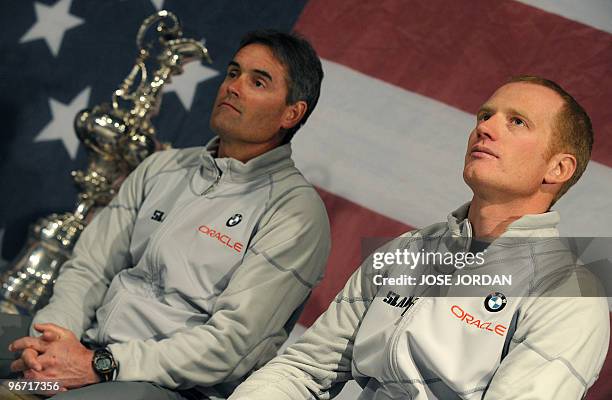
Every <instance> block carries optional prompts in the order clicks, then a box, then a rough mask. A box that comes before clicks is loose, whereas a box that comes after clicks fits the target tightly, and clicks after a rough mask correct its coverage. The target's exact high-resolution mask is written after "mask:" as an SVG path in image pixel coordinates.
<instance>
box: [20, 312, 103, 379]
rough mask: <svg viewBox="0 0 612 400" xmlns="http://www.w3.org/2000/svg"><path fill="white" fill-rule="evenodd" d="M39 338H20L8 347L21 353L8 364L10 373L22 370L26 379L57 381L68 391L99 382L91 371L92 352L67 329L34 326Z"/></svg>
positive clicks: (53, 326) (41, 325) (44, 325)
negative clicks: (39, 334)
mask: <svg viewBox="0 0 612 400" xmlns="http://www.w3.org/2000/svg"><path fill="white" fill-rule="evenodd" d="M34 329H36V330H37V331H38V332H41V333H42V335H41V336H40V337H30V336H27V337H23V338H21V339H17V340H16V341H14V342H13V343H11V345H10V346H9V350H10V351H23V352H22V353H21V358H19V359H18V360H15V361H14V362H13V363H12V364H11V370H12V371H13V372H19V371H23V376H24V377H25V378H26V379H36V380H52V379H54V380H59V381H61V383H62V386H63V387H65V388H68V389H72V388H77V387H81V386H85V385H90V384H93V383H98V382H100V378H99V377H98V375H97V374H96V373H95V371H94V370H93V367H92V365H91V361H92V359H93V351H92V350H89V349H88V348H86V347H85V346H83V345H82V344H81V342H80V341H79V340H78V339H77V337H76V336H75V335H74V333H72V332H71V331H70V330H68V329H64V328H62V327H59V326H57V325H55V324H34Z"/></svg>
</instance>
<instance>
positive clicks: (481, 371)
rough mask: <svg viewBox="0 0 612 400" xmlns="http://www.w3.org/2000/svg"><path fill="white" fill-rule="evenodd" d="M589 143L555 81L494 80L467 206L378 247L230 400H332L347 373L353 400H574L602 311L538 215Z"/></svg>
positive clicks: (587, 380)
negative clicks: (354, 386)
mask: <svg viewBox="0 0 612 400" xmlns="http://www.w3.org/2000/svg"><path fill="white" fill-rule="evenodd" d="M591 144H592V129H591V124H590V121H589V118H588V116H587V115H586V113H585V112H584V110H583V109H582V107H580V106H579V105H578V103H577V102H576V101H575V100H574V99H572V98H571V96H569V95H568V94H567V93H566V92H565V91H564V90H563V89H561V88H560V87H559V86H558V85H557V84H554V83H552V82H551V81H548V80H544V79H541V78H536V77H519V78H515V79H512V80H511V81H510V82H509V83H506V84H504V85H503V86H501V87H500V88H499V89H497V91H495V93H494V94H493V95H492V96H491V98H490V99H489V100H487V101H486V102H485V104H484V105H483V106H482V107H481V108H480V110H479V111H478V114H477V118H476V126H475V128H474V130H473V131H472V132H471V134H470V136H469V139H468V145H467V152H466V155H465V164H464V169H463V177H464V180H465V182H466V183H467V184H468V186H469V187H470V188H471V189H472V192H473V197H472V200H471V202H469V203H467V204H465V205H464V206H462V207H460V208H459V209H458V210H456V211H454V212H453V213H451V214H450V215H449V216H448V219H447V222H444V223H438V224H434V225H431V226H429V227H426V228H423V229H419V230H416V231H413V232H408V233H406V234H405V235H402V236H401V237H399V238H397V239H395V240H393V241H391V242H390V243H388V244H387V245H385V246H383V247H382V248H379V249H378V250H377V251H375V252H374V253H373V254H372V255H371V256H370V257H368V258H367V259H366V260H365V261H364V262H363V264H362V265H361V267H360V268H359V269H358V270H357V271H356V272H355V273H354V274H353V276H352V277H351V278H350V279H349V281H348V283H347V284H346V286H345V287H344V289H343V290H342V291H341V292H340V293H339V294H338V296H337V297H336V299H335V300H334V301H333V302H332V303H331V305H330V306H329V308H328V309H327V311H326V312H324V313H323V315H321V317H319V319H318V320H317V321H316V322H315V323H314V325H313V326H311V327H310V329H308V331H306V333H305V334H304V335H303V336H302V337H301V338H300V339H299V341H298V342H297V343H296V344H294V345H293V346H290V347H289V348H288V349H287V350H286V352H285V353H284V354H283V355H281V356H279V357H277V358H275V359H273V360H272V361H271V362H270V363H268V364H267V365H266V366H265V367H264V368H262V369H261V370H259V371H257V372H255V373H254V374H253V375H252V376H251V377H249V379H247V380H246V381H245V382H244V383H243V384H242V385H241V386H240V387H238V389H237V390H236V391H235V392H234V394H233V395H232V396H231V397H230V399H232V400H234V399H235V400H264V399H265V400H297V399H311V398H318V399H329V398H332V397H333V396H334V394H335V393H337V392H338V391H339V389H340V388H341V386H342V385H343V384H344V382H346V381H348V380H349V379H352V378H354V379H355V380H356V381H357V382H358V383H359V384H360V385H361V387H362V388H363V391H362V393H361V395H360V396H359V399H360V400H369V399H400V398H410V399H416V400H425V399H445V400H446V399H502V398H503V399H519V398H520V399H551V400H552V399H555V400H557V399H581V398H583V397H584V396H585V394H586V391H587V390H588V388H589V387H590V386H591V385H592V384H593V383H594V382H595V380H596V379H597V377H598V373H599V371H600V370H601V367H602V365H603V362H604V360H605V356H606V352H607V348H608V342H609V334H610V332H609V329H610V325H609V313H608V304H607V301H606V298H605V294H603V292H602V291H601V288H600V287H599V286H598V284H599V282H598V280H597V279H596V278H595V277H594V276H593V275H592V274H591V273H590V272H589V271H587V270H586V268H584V267H583V266H581V264H580V262H579V261H577V259H576V258H574V255H573V254H571V252H570V251H569V249H568V247H567V246H566V245H565V243H564V241H563V240H561V239H560V238H559V237H558V231H557V228H556V225H557V224H558V222H559V214H558V213H557V212H556V211H549V208H550V206H551V204H552V202H554V201H555V200H556V199H558V198H559V197H560V195H561V194H562V193H563V191H565V190H566V189H567V187H568V185H571V182H573V181H575V180H576V179H577V178H576V179H573V177H575V176H579V175H580V174H581V173H582V172H583V171H584V167H585V165H586V162H587V161H588V158H589V155H590V148H591ZM424 200H426V199H424ZM402 254H408V255H413V256H422V257H425V255H427V254H433V255H434V256H435V255H440V254H443V255H444V257H445V260H446V257H448V256H449V255H450V259H451V261H450V262H449V263H448V264H447V263H446V262H442V261H435V260H436V259H435V258H434V261H433V262H430V261H423V258H421V259H420V261H419V259H418V258H412V260H415V259H416V260H417V261H415V262H414V264H410V263H406V262H405V261H403V260H404V259H403V258H401V257H400V256H401V255H402ZM470 254H471V260H472V262H471V263H467V261H466V260H468V257H470ZM396 255H398V256H397V257H396ZM459 256H461V258H460V257H459ZM453 258H454V259H455V260H456V261H452V260H453ZM382 260H384V262H383V261H382ZM439 260H441V258H439ZM458 261H461V264H460V263H459V262H458ZM382 268H384V269H382ZM508 276H509V277H510V281H509V282H508ZM487 277H489V282H488V283H486V281H485V279H486V278H487ZM495 277H497V280H495ZM432 278H433V279H434V280H433V281H432ZM447 278H449V279H448V280H447ZM476 278H479V281H480V284H477V282H476V281H475V279H476ZM502 278H503V279H504V280H503V281H502ZM427 280H429V281H427ZM423 281H425V283H423ZM482 282H485V283H482Z"/></svg>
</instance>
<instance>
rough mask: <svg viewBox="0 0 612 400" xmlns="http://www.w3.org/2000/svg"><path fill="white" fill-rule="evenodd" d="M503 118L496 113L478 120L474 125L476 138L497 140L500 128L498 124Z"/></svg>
mask: <svg viewBox="0 0 612 400" xmlns="http://www.w3.org/2000/svg"><path fill="white" fill-rule="evenodd" d="M502 122H503V118H502V117H501V116H500V115H498V114H493V115H491V116H490V117H489V118H487V119H486V120H483V121H480V122H479V123H478V125H476V136H477V137H478V139H480V140H482V139H485V138H486V139H489V140H497V139H498V137H499V132H500V129H501V126H500V124H501V123H502Z"/></svg>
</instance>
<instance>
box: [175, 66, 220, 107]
mask: <svg viewBox="0 0 612 400" xmlns="http://www.w3.org/2000/svg"><path fill="white" fill-rule="evenodd" d="M184 69H185V70H184V72H183V73H182V74H181V75H175V76H173V77H172V81H171V82H170V83H169V84H168V86H166V90H165V92H166V93H169V92H175V93H176V95H177V96H178V98H179V100H180V101H181V103H183V107H185V109H187V110H190V111H191V105H192V104H193V98H194V97H195V92H196V90H197V88H198V84H199V83H200V82H203V81H205V80H208V79H210V78H213V77H215V76H217V75H219V72H218V71H216V70H214V69H212V68H208V67H205V66H204V65H202V64H201V63H199V62H193V63H191V64H187V65H185V67H184Z"/></svg>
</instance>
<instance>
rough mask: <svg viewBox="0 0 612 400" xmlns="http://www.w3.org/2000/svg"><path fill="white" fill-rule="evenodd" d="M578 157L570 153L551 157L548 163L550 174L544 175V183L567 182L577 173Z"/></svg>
mask: <svg viewBox="0 0 612 400" xmlns="http://www.w3.org/2000/svg"><path fill="white" fill-rule="evenodd" d="M576 165H577V164H576V157H574V155H572V154H568V153H559V154H555V155H554V156H552V157H551V159H550V161H549V162H548V172H547V173H546V175H544V182H543V183H548V184H559V183H561V184H562V183H565V182H567V181H568V180H569V179H570V178H571V177H572V176H573V175H574V172H576Z"/></svg>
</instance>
